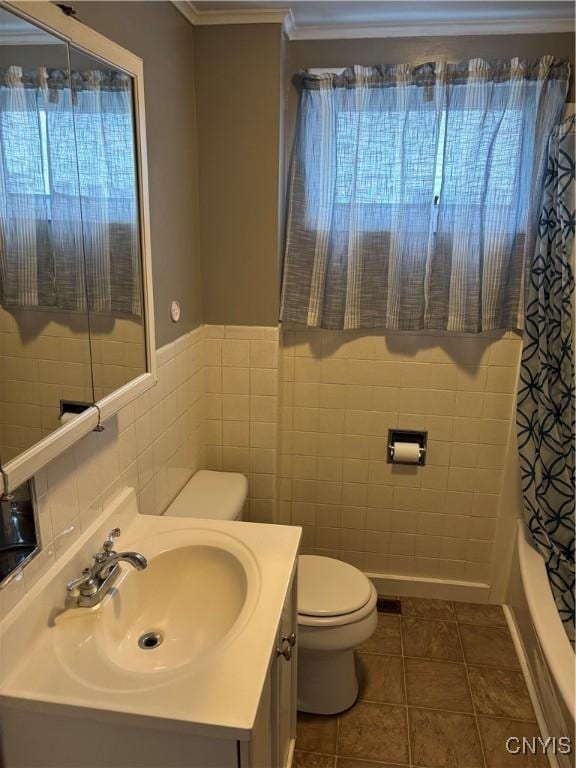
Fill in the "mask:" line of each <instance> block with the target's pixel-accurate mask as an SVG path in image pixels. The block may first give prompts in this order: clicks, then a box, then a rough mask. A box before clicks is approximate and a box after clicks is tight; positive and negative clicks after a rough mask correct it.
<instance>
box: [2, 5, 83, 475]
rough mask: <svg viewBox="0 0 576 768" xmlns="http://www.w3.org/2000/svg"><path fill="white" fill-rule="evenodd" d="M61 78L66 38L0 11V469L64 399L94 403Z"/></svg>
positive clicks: (50, 425)
mask: <svg viewBox="0 0 576 768" xmlns="http://www.w3.org/2000/svg"><path fill="white" fill-rule="evenodd" d="M68 70H69V67H68V46H67V44H66V43H65V42H64V41H63V40H60V39H59V38H57V37H55V36H54V35H51V34H48V33H47V32H45V31H44V30H42V29H38V28H36V27H35V26H34V25H33V24H30V23H29V22H28V21H25V20H23V19H21V18H20V17H19V16H17V15H16V14H14V13H12V12H10V11H8V10H6V9H0V305H1V306H0V364H1V366H2V367H1V375H2V381H1V383H2V388H1V402H0V457H1V461H2V463H3V464H5V463H7V462H8V461H9V460H10V459H12V458H14V457H16V456H17V455H19V454H20V453H22V451H24V450H26V449H27V448H29V447H31V446H33V445H34V444H35V443H37V442H38V441H39V440H40V439H42V438H43V437H46V436H47V435H48V434H50V433H51V432H52V431H53V430H55V429H57V428H58V427H59V426H60V425H61V419H60V401H61V400H74V401H80V402H85V403H87V404H91V403H92V402H93V401H94V396H93V387H92V374H91V366H90V345H89V339H88V316H87V312H86V307H85V305H86V299H85V287H84V276H83V267H82V264H83V253H82V232H81V228H80V226H79V211H80V206H79V202H78V192H77V190H78V184H77V181H75V175H74V170H75V167H76V159H75V149H74V142H73V140H71V139H73V131H72V130H71V129H72V127H73V122H72V114H71V92H70V78H69V71H68ZM62 168H64V169H66V173H65V175H66V176H67V177H68V178H67V179H66V184H60V183H59V180H58V179H59V177H60V176H62V175H63V174H62V173H59V169H62ZM76 178H77V177H76Z"/></svg>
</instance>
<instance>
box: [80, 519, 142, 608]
mask: <svg viewBox="0 0 576 768" xmlns="http://www.w3.org/2000/svg"><path fill="white" fill-rule="evenodd" d="M118 536H120V528H114V529H113V530H111V531H110V533H109V534H108V538H107V539H106V541H105V542H104V544H103V545H102V550H101V552H96V554H95V555H94V557H93V560H94V562H93V563H92V566H91V567H90V568H84V570H83V571H82V575H81V576H78V578H77V579H72V581H69V582H68V584H66V592H67V593H68V596H69V602H71V607H73V608H91V607H92V606H94V605H98V603H100V602H101V601H102V599H103V598H104V596H105V595H107V594H108V592H109V591H110V588H111V587H112V585H113V584H114V583H115V581H116V580H117V579H118V577H119V576H120V574H121V573H122V570H121V568H120V565H119V564H120V563H121V562H124V563H130V565H131V566H133V567H134V568H136V570H137V571H143V570H144V568H146V566H147V565H148V561H147V560H146V558H145V557H144V555H140V554H139V553H138V552H115V551H114V539H116V538H118Z"/></svg>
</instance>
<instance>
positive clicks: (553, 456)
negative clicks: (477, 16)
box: [517, 116, 576, 642]
mask: <svg viewBox="0 0 576 768" xmlns="http://www.w3.org/2000/svg"><path fill="white" fill-rule="evenodd" d="M575 123H576V120H575V116H572V117H570V118H568V119H567V120H565V121H564V122H563V123H562V124H561V125H560V126H558V127H557V128H556V129H555V130H554V132H553V133H552V136H551V137H550V144H549V150H548V164H547V171H546V176H545V182H544V183H545V186H544V192H543V199H542V208H541V212H540V219H539V230H538V240H537V245H536V252H535V255H534V260H533V262H532V267H531V270H530V275H529V286H528V298H527V304H526V325H525V331H524V343H523V351H522V366H521V370H520V383H519V387H518V414H517V427H518V446H519V452H520V466H521V475H522V492H523V496H524V516H525V520H526V524H527V526H528V529H529V530H530V533H531V534H532V538H533V541H534V543H535V544H536V546H537V548H538V550H539V551H540V553H541V554H542V556H543V557H544V559H545V561H546V569H547V571H548V578H549V579H550V585H551V587H552V592H553V594H554V599H555V601H556V605H557V607H558V612H559V614H560V618H561V619H562V621H563V622H564V627H565V628H566V632H567V633H568V636H569V637H570V639H571V640H572V642H574V533H575V531H574V525H575V517H574V507H575V501H574V340H573V308H574V273H573V266H572V265H571V260H573V251H572V248H573V244H574V216H575V201H574V196H575V179H574V167H575V166H574V137H575Z"/></svg>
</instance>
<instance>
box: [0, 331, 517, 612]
mask: <svg viewBox="0 0 576 768" xmlns="http://www.w3.org/2000/svg"><path fill="white" fill-rule="evenodd" d="M519 352H520V341H519V339H518V337H516V336H515V335H514V334H506V335H505V336H504V337H502V338H496V337H485V336H471V337H462V336H460V337H453V336H443V335H441V334H426V333H422V334H388V335H386V336H384V335H382V334H377V333H374V334H354V333H333V332H328V331H301V330H287V331H284V334H283V337H282V338H280V337H279V332H278V329H276V328H265V327H252V326H248V327H246V326H204V328H203V329H197V330H195V331H193V332H192V333H191V334H188V335H186V336H183V337H182V338H180V339H178V340H177V341H176V342H174V344H170V345H168V346H166V347H163V348H162V349H161V350H158V353H157V355H158V364H159V381H158V385H157V386H156V387H155V388H154V389H153V390H151V391H149V392H148V393H146V394H144V395H143V396H142V397H140V398H139V399H138V401H136V402H135V403H133V404H131V405H129V406H128V407H127V408H125V409H123V410H122V411H121V412H120V413H119V414H118V416H117V417H115V418H114V419H112V420H110V422H108V423H107V424H106V429H105V431H104V432H102V433H93V434H90V435H88V436H87V437H86V438H84V439H83V440H82V441H81V442H80V443H78V444H77V445H76V446H75V447H74V448H73V449H71V450H70V451H68V452H67V453H65V454H64V455H62V456H61V457H60V458H59V459H57V460H56V461H55V462H53V464H51V465H50V466H49V467H48V468H47V469H46V470H45V471H43V472H41V473H40V474H39V475H38V476H37V477H36V478H35V480H36V490H37V496H38V500H39V505H38V507H39V520H40V528H41V537H42V542H43V546H42V552H41V553H40V555H39V556H38V557H36V558H35V559H34V560H33V561H32V562H31V563H30V565H29V566H27V567H26V568H25V569H24V571H23V573H22V574H21V575H19V576H18V577H17V578H15V579H13V580H11V581H10V582H9V583H8V585H7V586H6V587H5V588H4V589H0V608H1V609H2V610H3V611H6V610H9V609H10V608H11V607H12V606H13V605H15V603H16V602H17V601H18V599H19V597H20V596H21V595H22V594H23V593H24V592H25V590H26V589H27V588H29V587H30V585H31V584H33V583H34V581H35V580H36V579H37V578H38V576H39V575H40V574H41V573H42V572H43V570H44V568H45V567H47V566H48V565H49V564H50V563H51V562H53V561H54V559H55V558H57V557H58V556H60V555H61V554H62V552H64V551H65V550H66V548H67V547H68V546H70V544H71V543H72V542H73V541H74V540H75V537H76V536H77V535H78V534H79V532H80V531H81V530H82V528H83V527H84V526H86V525H88V524H89V523H90V522H91V521H92V519H93V517H94V515H96V514H97V513H98V512H99V511H100V509H101V507H102V504H104V503H105V502H106V501H107V499H108V498H109V497H110V495H111V494H112V493H113V492H114V491H115V490H116V489H117V488H118V487H120V486H123V485H133V486H134V487H135V488H136V489H137V491H138V496H139V504H140V508H141V510H142V511H143V512H144V513H149V514H159V513H161V512H162V511H163V510H164V509H165V508H166V506H167V505H168V504H169V502H170V501H171V500H172V499H173V498H174V496H175V495H176V494H177V492H178V491H179V490H180V488H181V487H182V486H183V485H184V483H185V482H186V481H187V480H188V478H189V477H191V475H192V474H194V472H196V471H197V470H198V469H200V468H203V467H207V468H210V469H222V470H227V471H238V472H243V473H244V474H246V475H247V476H248V479H249V501H248V508H247V516H248V519H250V520H254V521H261V522H281V523H287V524H294V525H301V526H303V528H304V549H305V551H309V552H316V553H318V554H326V555H330V556H333V557H339V558H341V559H344V560H346V561H348V562H351V563H353V564H354V565H356V566H358V567H360V568H362V569H364V570H365V571H367V572H371V573H377V574H399V575H405V576H408V577H410V576H418V577H429V578H438V579H456V580H466V581H472V582H478V583H488V581H489V571H490V563H491V560H492V552H493V543H494V536H495V530H496V523H497V515H498V510H499V498H500V490H501V484H502V474H503V465H504V459H505V451H506V445H507V443H508V438H509V434H510V429H511V426H512V421H511V417H512V406H513V400H514V397H513V394H514V388H515V385H516V375H517V368H518V358H519ZM390 427H404V428H406V429H426V430H427V431H428V455H427V465H426V466H425V467H423V468H416V467H407V466H393V465H389V464H387V463H386V445H387V431H388V429H389V428H390Z"/></svg>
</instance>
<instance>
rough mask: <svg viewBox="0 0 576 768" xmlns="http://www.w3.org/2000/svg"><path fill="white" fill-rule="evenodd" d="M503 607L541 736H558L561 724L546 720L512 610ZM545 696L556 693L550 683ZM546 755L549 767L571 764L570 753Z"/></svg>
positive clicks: (540, 660) (540, 658)
mask: <svg viewBox="0 0 576 768" xmlns="http://www.w3.org/2000/svg"><path fill="white" fill-rule="evenodd" d="M503 608H504V615H505V616H506V622H507V624H508V629H509V630H510V634H511V636H512V642H513V643H514V647H515V649H516V654H517V655H518V660H519V661H520V668H521V670H522V674H523V675H524V679H525V681H526V686H527V688H528V693H529V695H530V701H531V702H532V708H533V709H534V714H535V715H536V720H537V722H538V727H539V728H540V732H541V734H542V737H543V738H544V739H547V738H548V737H550V736H556V737H558V736H560V735H562V731H563V726H562V725H559V724H556V723H552V722H550V723H549V722H548V719H547V717H546V716H545V714H544V710H543V709H542V704H541V703H540V697H539V695H538V686H537V685H536V682H535V680H534V676H533V674H532V667H531V665H530V661H529V658H528V655H527V653H526V648H525V646H524V642H523V640H522V635H521V633H520V629H519V627H518V624H517V623H516V619H515V617H514V612H513V611H512V609H511V608H510V607H509V606H508V605H504V606H503ZM534 647H535V654H536V656H537V658H535V660H534V661H535V664H536V665H537V667H538V668H539V669H540V670H544V669H546V662H545V660H544V657H543V655H541V654H540V651H539V649H538V646H537V644H535V646H534ZM540 684H541V685H542V684H545V678H544V677H543V675H540ZM549 697H550V698H549ZM546 698H547V699H548V700H550V699H552V700H555V698H556V693H555V691H554V689H553V687H552V686H551V685H550V686H549V690H548V691H547V692H546ZM547 757H548V761H549V762H550V766H551V768H570V767H571V766H572V762H571V760H572V758H573V756H572V755H554V754H552V752H548V753H547Z"/></svg>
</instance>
